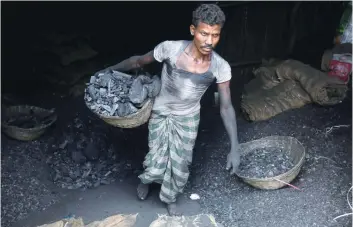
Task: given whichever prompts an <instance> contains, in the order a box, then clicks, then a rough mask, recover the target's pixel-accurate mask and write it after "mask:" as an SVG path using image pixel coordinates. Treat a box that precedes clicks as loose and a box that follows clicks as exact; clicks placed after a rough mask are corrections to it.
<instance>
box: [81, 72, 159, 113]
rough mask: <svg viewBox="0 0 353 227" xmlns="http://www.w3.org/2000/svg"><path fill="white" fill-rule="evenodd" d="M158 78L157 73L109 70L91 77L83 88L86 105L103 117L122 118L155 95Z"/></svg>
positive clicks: (157, 89)
mask: <svg viewBox="0 0 353 227" xmlns="http://www.w3.org/2000/svg"><path fill="white" fill-rule="evenodd" d="M160 89H161V81H160V78H159V77H158V76H156V75H155V76H153V77H151V76H150V75H148V74H146V75H139V76H131V75H128V74H125V73H121V72H117V71H112V72H109V71H107V72H104V73H99V74H96V75H94V76H92V77H91V79H90V83H89V84H88V87H87V88H86V90H85V101H86V103H87V105H88V107H89V108H90V109H91V110H92V111H94V112H96V113H98V114H100V115H103V116H119V117H124V116H127V115H130V114H133V113H135V112H137V111H138V109H139V108H141V107H142V106H143V105H144V104H145V102H146V101H147V100H148V99H149V98H153V97H155V96H157V95H158V93H159V91H160Z"/></svg>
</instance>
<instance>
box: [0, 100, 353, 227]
mask: <svg viewBox="0 0 353 227" xmlns="http://www.w3.org/2000/svg"><path fill="white" fill-rule="evenodd" d="M350 95H351V94H350ZM39 97H40V98H38V97H32V98H31V100H26V103H32V104H35V105H40V106H43V107H53V105H55V106H56V107H57V110H58V114H59V119H58V121H57V123H56V124H55V125H54V127H52V128H51V129H50V130H49V131H48V132H47V133H46V134H45V135H44V136H43V137H41V138H40V139H38V140H36V141H32V142H19V141H15V140H12V139H9V138H8V137H7V136H5V135H3V134H2V141H1V142H2V143H1V146H2V152H1V158H2V160H1V165H2V169H1V174H2V185H1V189H2V190H1V192H2V201H1V215H2V218H1V224H2V226H4V227H10V226H12V225H13V224H14V223H15V222H18V221H21V220H25V219H30V218H31V215H32V214H33V213H35V212H38V211H43V212H45V210H47V209H49V208H50V207H51V206H53V204H57V203H60V202H61V201H64V200H65V197H69V196H70V194H72V193H74V191H78V190H79V191H82V193H84V192H85V191H87V190H93V189H89V188H79V189H76V190H70V189H66V188H61V187H59V185H58V184H55V183H53V178H54V177H55V176H54V175H55V174H53V169H52V168H53V165H49V164H48V163H50V161H48V160H50V157H57V162H56V163H57V164H56V165H60V163H58V162H60V160H63V162H64V161H68V160H70V159H72V156H71V154H70V152H72V151H70V150H69V149H62V143H63V141H65V139H67V138H71V140H70V141H71V142H72V143H75V142H77V141H78V140H79V138H81V139H82V136H77V135H78V134H80V135H84V136H83V138H89V137H91V136H92V132H94V133H98V132H100V133H98V135H100V136H101V135H106V137H105V138H106V140H105V141H106V144H105V146H106V147H108V148H107V150H113V152H114V155H115V157H116V159H115V161H114V164H115V165H117V166H118V167H119V168H118V169H117V170H115V172H114V178H115V180H116V182H122V183H123V182H124V181H127V180H129V179H136V177H137V174H138V173H139V171H141V163H142V160H143V157H144V154H145V152H146V151H147V128H146V126H144V127H140V128H138V129H132V130H119V129H116V128H112V127H109V126H108V125H106V124H105V123H103V122H102V121H101V120H99V119H97V117H95V116H94V115H93V114H92V113H90V112H89V110H88V109H87V108H86V107H85V106H84V104H83V101H82V100H83V99H82V97H78V98H76V99H72V98H60V97H58V96H55V97H51V98H49V97H48V96H39ZM33 100H35V101H33ZM54 103H55V104H54ZM351 104H352V100H351V99H346V100H345V102H344V103H342V104H339V105H336V106H332V107H319V106H315V105H308V106H306V107H304V108H301V109H297V110H291V111H288V112H285V113H282V114H280V115H278V116H276V117H274V118H272V119H270V120H268V121H263V122H256V123H250V122H247V121H245V120H244V119H243V118H242V116H241V113H238V114H237V115H238V131H239V140H240V142H246V141H250V140H253V139H258V138H261V137H264V136H270V135H282V136H283V135H284V136H285V135H289V136H294V137H296V138H297V139H298V140H299V141H300V142H302V143H303V144H304V146H305V147H306V148H307V156H306V160H305V161H306V162H305V164H304V166H303V169H302V171H301V172H300V174H299V176H298V178H297V179H296V180H295V181H294V182H293V184H294V185H295V186H297V187H299V188H300V189H301V190H302V191H298V190H295V189H292V188H288V187H285V188H282V189H280V190H274V191H264V190H257V189H254V188H252V187H250V186H248V185H247V184H245V183H243V182H242V181H241V180H239V179H238V178H237V177H231V176H229V174H228V173H227V172H226V170H225V163H226V155H227V152H229V148H230V147H229V140H228V138H227V134H226V132H225V129H224V126H223V125H222V121H221V118H220V115H219V110H218V109H217V108H207V109H203V110H202V119H201V125H200V131H199V136H198V140H197V144H196V147H195V152H194V160H193V165H192V168H191V169H192V175H191V177H190V181H189V184H188V186H187V188H186V190H185V194H183V195H182V197H183V198H184V200H188V195H190V194H191V193H197V194H199V195H200V197H201V199H200V200H199V201H197V202H198V203H199V204H200V212H206V213H212V214H214V215H215V217H216V219H217V220H218V222H220V223H222V224H223V225H224V226H242V227H247V226H249V227H251V226H295V227H296V226H298V227H304V226H320V227H321V226H330V227H331V226H332V227H333V226H351V224H352V222H351V217H350V216H348V217H343V218H340V219H338V220H337V221H333V219H334V218H335V217H336V216H339V215H341V214H344V213H348V212H351V211H350V209H349V205H348V203H347V191H348V190H349V188H350V187H351V179H352V173H351V170H352V161H351V160H352V128H351V126H350V127H348V128H344V127H342V128H337V129H334V130H333V131H331V132H330V133H328V134H326V133H325V130H326V129H327V128H329V127H332V126H336V125H351V124H352V116H351V110H352V106H351ZM78 122H80V124H78ZM81 124H82V125H83V126H82V125H81ZM82 127H83V128H84V130H83V129H82ZM94 135H96V134H94ZM107 150H102V151H101V153H103V154H101V156H100V159H102V158H103V159H104V158H106V159H107V157H108V158H109V157H110V156H107V155H104V154H106V153H107V152H108V151H107ZM58 157H59V158H58ZM96 162H97V161H92V163H96ZM54 166H55V165H54ZM96 187H98V188H99V187H100V185H98V186H96ZM126 193H135V191H129V192H126ZM151 196H157V194H153V195H151ZM350 198H351V197H350ZM128 202H129V201H127V204H128ZM130 202H131V201H130ZM160 205H161V204H160ZM101 206H102V205H101ZM103 206H104V205H103ZM161 206H162V205H161ZM186 215H187V213H186ZM146 226H147V225H146Z"/></svg>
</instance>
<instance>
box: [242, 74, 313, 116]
mask: <svg viewBox="0 0 353 227" xmlns="http://www.w3.org/2000/svg"><path fill="white" fill-rule="evenodd" d="M310 102H311V99H310V97H309V95H308V93H306V92H305V91H304V90H303V89H302V88H301V86H300V84H299V83H298V82H295V81H292V80H286V81H284V82H283V83H281V84H279V85H278V86H276V87H273V88H272V89H270V90H263V89H261V90H259V91H258V92H257V93H256V94H255V95H250V96H243V99H242V102H241V108H242V110H243V112H244V114H245V117H246V118H247V119H248V120H251V121H261V120H267V119H269V118H271V117H273V116H276V115H277V114H279V113H282V112H284V111H286V110H290V109H294V108H300V107H302V106H304V105H306V104H308V103H310Z"/></svg>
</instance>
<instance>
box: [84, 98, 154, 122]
mask: <svg viewBox="0 0 353 227" xmlns="http://www.w3.org/2000/svg"><path fill="white" fill-rule="evenodd" d="M153 100H154V99H153V98H148V99H147V101H146V102H145V104H144V105H143V106H142V107H141V109H139V110H138V111H137V112H135V113H133V114H130V115H127V116H124V117H119V116H105V115H101V114H99V113H97V112H95V111H93V110H92V109H91V108H90V107H89V105H88V104H87V101H86V100H85V104H86V106H87V108H88V109H89V110H90V111H92V112H93V113H94V114H96V115H97V116H99V117H100V118H102V119H109V120H126V119H132V118H134V117H136V116H138V115H139V114H140V113H141V112H142V111H144V110H146V109H147V107H148V105H149V104H150V103H151V102H152V101H153Z"/></svg>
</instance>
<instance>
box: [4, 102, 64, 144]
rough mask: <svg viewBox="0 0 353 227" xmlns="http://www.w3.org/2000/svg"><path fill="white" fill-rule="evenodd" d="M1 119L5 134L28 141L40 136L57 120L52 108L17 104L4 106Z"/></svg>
mask: <svg viewBox="0 0 353 227" xmlns="http://www.w3.org/2000/svg"><path fill="white" fill-rule="evenodd" d="M2 119H3V120H2V124H1V126H2V131H3V132H4V133H5V134H6V135H7V136H9V137H11V138H14V139H17V140H22V141H30V140H34V139H37V138H38V137H40V136H41V135H42V134H43V133H44V132H45V131H46V129H47V128H48V127H49V126H51V125H52V124H53V123H54V122H55V121H56V120H57V115H56V113H55V111H54V110H53V109H52V110H47V109H44V108H40V107H36V106H28V105H19V106H10V107H8V108H6V109H5V110H4V112H3V116H2Z"/></svg>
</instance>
